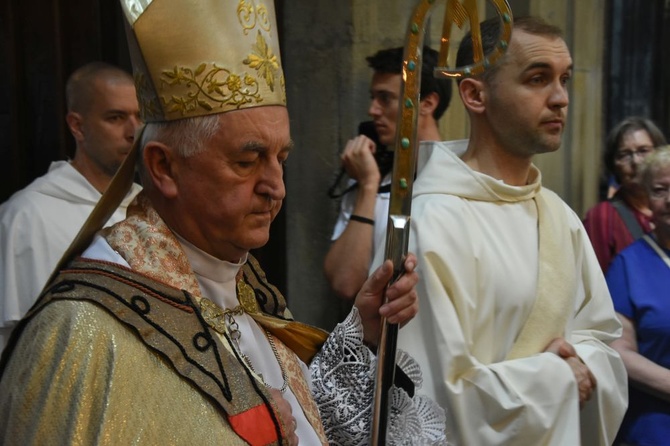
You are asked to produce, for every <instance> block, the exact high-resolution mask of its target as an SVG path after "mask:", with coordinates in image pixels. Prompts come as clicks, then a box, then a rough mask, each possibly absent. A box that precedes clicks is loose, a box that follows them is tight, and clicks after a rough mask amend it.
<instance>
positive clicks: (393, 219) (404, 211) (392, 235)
mask: <svg viewBox="0 0 670 446" xmlns="http://www.w3.org/2000/svg"><path fill="white" fill-rule="evenodd" d="M488 1H489V3H491V4H492V6H493V7H494V8H495V11H496V13H497V14H498V17H499V18H500V21H501V35H500V36H499V43H498V45H496V47H495V49H494V50H493V51H491V52H490V53H489V54H486V55H485V54H484V51H483V47H482V38H481V32H480V29H479V22H480V19H479V11H478V9H477V0H463V1H462V2H461V0H447V4H446V8H445V17H444V22H443V27H442V38H441V45H440V54H439V58H438V68H435V72H434V75H435V76H441V77H452V78H456V79H458V78H461V77H464V76H473V75H477V74H480V73H482V72H483V71H484V70H486V69H487V68H488V67H490V66H491V65H493V64H494V63H495V62H496V60H498V58H500V56H502V55H503V54H504V52H505V50H506V49H507V45H508V42H509V39H510V37H511V34H512V11H511V9H510V7H509V4H508V3H507V0H488ZM435 3H436V0H420V1H419V3H418V5H417V6H416V7H415V8H414V12H413V14H412V17H411V19H410V21H409V26H408V30H407V34H406V37H405V51H404V55H403V67H402V81H401V82H402V83H401V92H400V113H399V115H398V116H399V117H398V119H399V122H398V126H397V131H396V141H395V155H394V164H393V174H392V180H391V199H390V202H389V220H388V226H387V231H386V250H385V259H391V260H392V261H393V268H394V271H393V276H392V278H391V281H390V282H389V285H390V284H391V283H393V282H395V281H396V280H397V279H398V278H399V277H400V275H401V274H402V272H403V268H404V267H403V263H404V260H405V257H406V256H407V248H408V244H409V223H410V218H411V208H412V185H413V183H414V173H415V170H416V158H417V153H418V152H417V149H418V141H417V140H416V127H417V120H418V112H417V110H418V108H419V100H420V98H419V92H420V89H421V50H422V48H423V39H424V34H425V27H426V22H427V20H428V17H429V16H430V13H431V10H432V8H433V6H434V4H435ZM466 21H468V22H469V23H470V32H471V34H472V41H473V53H474V63H473V64H472V65H467V66H463V67H455V68H453V69H452V68H449V67H448V66H447V56H448V53H449V40H450V36H451V25H452V23H455V24H456V25H458V27H459V28H463V26H464V25H465V22H466ZM397 339H398V325H397V324H390V323H388V322H387V321H386V319H385V318H383V320H382V324H381V333H380V336H379V345H378V347H377V373H376V384H375V395H374V401H373V418H372V432H371V441H370V444H371V445H373V446H382V445H385V444H386V440H387V439H386V433H387V432H388V429H387V428H388V418H389V406H388V399H389V398H388V396H389V390H390V389H391V386H392V384H393V380H394V377H395V361H396V345H397Z"/></svg>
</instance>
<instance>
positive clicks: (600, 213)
mask: <svg viewBox="0 0 670 446" xmlns="http://www.w3.org/2000/svg"><path fill="white" fill-rule="evenodd" d="M624 203H625V202H624ZM629 209H630V210H631V211H632V212H633V215H634V216H635V219H636V220H637V222H638V223H639V224H640V226H641V227H642V231H644V232H645V233H646V232H649V231H651V220H650V218H649V217H647V216H646V215H644V214H643V213H641V212H640V211H638V210H636V209H634V208H631V207H630V206H629ZM584 227H585V228H586V232H587V233H588V234H589V238H590V239H591V244H592V245H593V249H594V251H595V252H596V256H597V257H598V262H599V263H600V268H602V270H603V273H605V272H607V269H608V268H609V266H610V263H612V260H614V257H616V255H617V254H618V253H619V251H621V250H622V249H624V248H626V247H627V246H628V245H630V244H631V243H633V242H634V240H633V236H632V235H631V233H630V231H629V230H628V228H626V224H625V223H624V221H623V219H622V218H621V217H620V216H619V213H618V212H617V211H616V209H615V208H614V206H612V203H610V202H609V201H603V202H600V203H598V204H597V205H595V206H594V207H592V208H591V209H590V210H589V211H588V212H587V213H586V217H585V218H584Z"/></svg>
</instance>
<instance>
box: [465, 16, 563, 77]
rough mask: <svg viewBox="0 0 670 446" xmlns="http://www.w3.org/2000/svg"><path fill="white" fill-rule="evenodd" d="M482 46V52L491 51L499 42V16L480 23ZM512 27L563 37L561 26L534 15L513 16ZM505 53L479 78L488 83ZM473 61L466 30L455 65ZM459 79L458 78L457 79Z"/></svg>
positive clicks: (469, 37) (468, 63) (553, 36)
mask: <svg viewBox="0 0 670 446" xmlns="http://www.w3.org/2000/svg"><path fill="white" fill-rule="evenodd" d="M479 26H480V29H481V36H482V48H483V51H484V54H489V53H491V52H492V51H493V50H494V49H495V48H496V46H497V45H498V43H499V42H500V34H501V28H500V18H499V17H493V18H490V19H488V20H485V21H483V22H482V23H480V25H479ZM514 29H520V30H522V31H524V32H526V33H528V34H533V35H536V36H544V37H552V38H559V39H562V38H563V31H562V30H561V28H559V27H557V26H554V25H550V24H549V23H547V22H546V21H544V20H543V19H541V18H540V17H535V16H521V17H515V18H514V25H513V30H512V32H514ZM505 57H506V55H503V56H502V57H501V58H500V59H498V63H496V64H494V65H493V66H491V67H489V68H488V69H487V70H486V71H484V73H482V74H480V79H481V80H483V81H484V82H487V83H489V82H490V81H491V80H492V79H493V77H494V75H495V74H496V73H497V71H498V68H499V67H500V65H501V63H504V59H505ZM474 63H475V56H474V50H473V48H472V34H471V33H470V32H468V33H467V34H466V35H465V37H463V40H461V43H460V45H459V46H458V53H457V54H456V66H458V67H464V66H466V65H472V64H474ZM459 81H460V79H459Z"/></svg>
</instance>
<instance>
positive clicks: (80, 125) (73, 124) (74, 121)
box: [65, 111, 84, 141]
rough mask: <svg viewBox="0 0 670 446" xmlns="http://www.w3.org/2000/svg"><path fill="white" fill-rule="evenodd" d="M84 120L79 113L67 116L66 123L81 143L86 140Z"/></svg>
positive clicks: (69, 113)
mask: <svg viewBox="0 0 670 446" xmlns="http://www.w3.org/2000/svg"><path fill="white" fill-rule="evenodd" d="M83 121H84V119H83V117H82V116H81V115H80V114H79V113H77V112H73V111H71V112H68V113H67V115H65V122H66V123H67V126H68V128H69V129H70V133H72V136H74V139H75V140H76V141H81V140H82V139H84V122H83Z"/></svg>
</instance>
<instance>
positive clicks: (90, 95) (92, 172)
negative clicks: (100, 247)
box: [0, 62, 141, 350]
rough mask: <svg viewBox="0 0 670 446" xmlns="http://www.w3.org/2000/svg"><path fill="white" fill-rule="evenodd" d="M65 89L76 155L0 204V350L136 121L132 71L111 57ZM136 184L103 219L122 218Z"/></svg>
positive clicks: (125, 148)
mask: <svg viewBox="0 0 670 446" xmlns="http://www.w3.org/2000/svg"><path fill="white" fill-rule="evenodd" d="M65 97H66V102H67V115H66V118H65V119H66V122H67V125H68V128H69V129H70V132H71V133H72V136H73V137H74V140H75V143H76V148H75V153H74V157H73V158H72V159H71V160H69V161H55V162H53V163H51V166H49V172H48V173H46V174H45V175H43V176H41V177H39V178H37V179H36V180H34V181H33V182H32V183H31V184H29V185H28V186H26V187H25V188H24V189H22V190H20V191H18V192H16V193H15V194H14V195H12V196H11V197H10V198H9V200H7V201H6V202H5V203H3V204H2V205H0V350H2V348H4V346H5V344H6V342H7V339H8V337H9V334H10V333H11V330H12V328H13V327H14V325H15V324H16V322H17V321H18V320H20V319H21V318H22V317H23V315H24V314H26V312H27V311H28V309H29V308H30V307H31V306H32V304H33V303H34V302H35V298H36V297H37V296H38V295H39V293H40V291H41V290H42V287H44V284H45V282H46V281H47V279H48V278H49V274H51V272H52V271H53V269H54V268H55V267H56V263H57V262H58V260H59V259H60V257H61V256H62V255H63V253H64V252H65V249H66V248H67V247H68V246H69V245H70V243H71V242H72V240H73V239H74V237H75V235H77V232H78V231H79V228H81V226H82V225H83V224H84V221H86V218H88V216H89V214H90V213H91V211H92V210H93V208H94V207H95V205H96V203H97V202H98V200H99V199H100V197H101V194H102V193H103V192H104V191H105V190H106V189H107V186H108V185H109V183H110V181H111V180H112V177H113V176H114V174H115V173H116V171H117V169H118V168H119V166H120V165H121V163H122V162H123V160H124V158H125V157H126V155H127V154H128V153H129V152H130V149H131V146H132V144H133V141H134V138H135V132H136V130H137V129H138V127H139V126H140V124H141V121H140V118H139V105H138V103H137V97H136V94H135V85H134V83H133V78H132V76H131V75H130V74H128V73H127V72H125V71H124V70H122V69H120V68H117V67H115V66H113V65H110V64H107V63H104V62H91V63H89V64H86V65H84V66H82V67H80V68H79V69H77V70H76V71H74V72H73V73H72V74H71V75H70V77H69V79H68V81H67V84H66V87H65ZM139 190H140V186H139V185H133V187H132V188H131V189H130V191H128V193H127V195H126V197H125V199H124V200H123V201H122V202H121V205H120V206H119V208H118V209H117V211H116V212H115V213H114V214H113V215H112V216H111V218H110V220H109V222H108V223H109V224H112V223H116V222H118V221H120V220H122V219H123V218H125V216H126V208H127V207H128V204H129V203H130V202H131V201H132V199H133V198H134V197H135V195H136V194H137V193H138V192H139Z"/></svg>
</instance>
